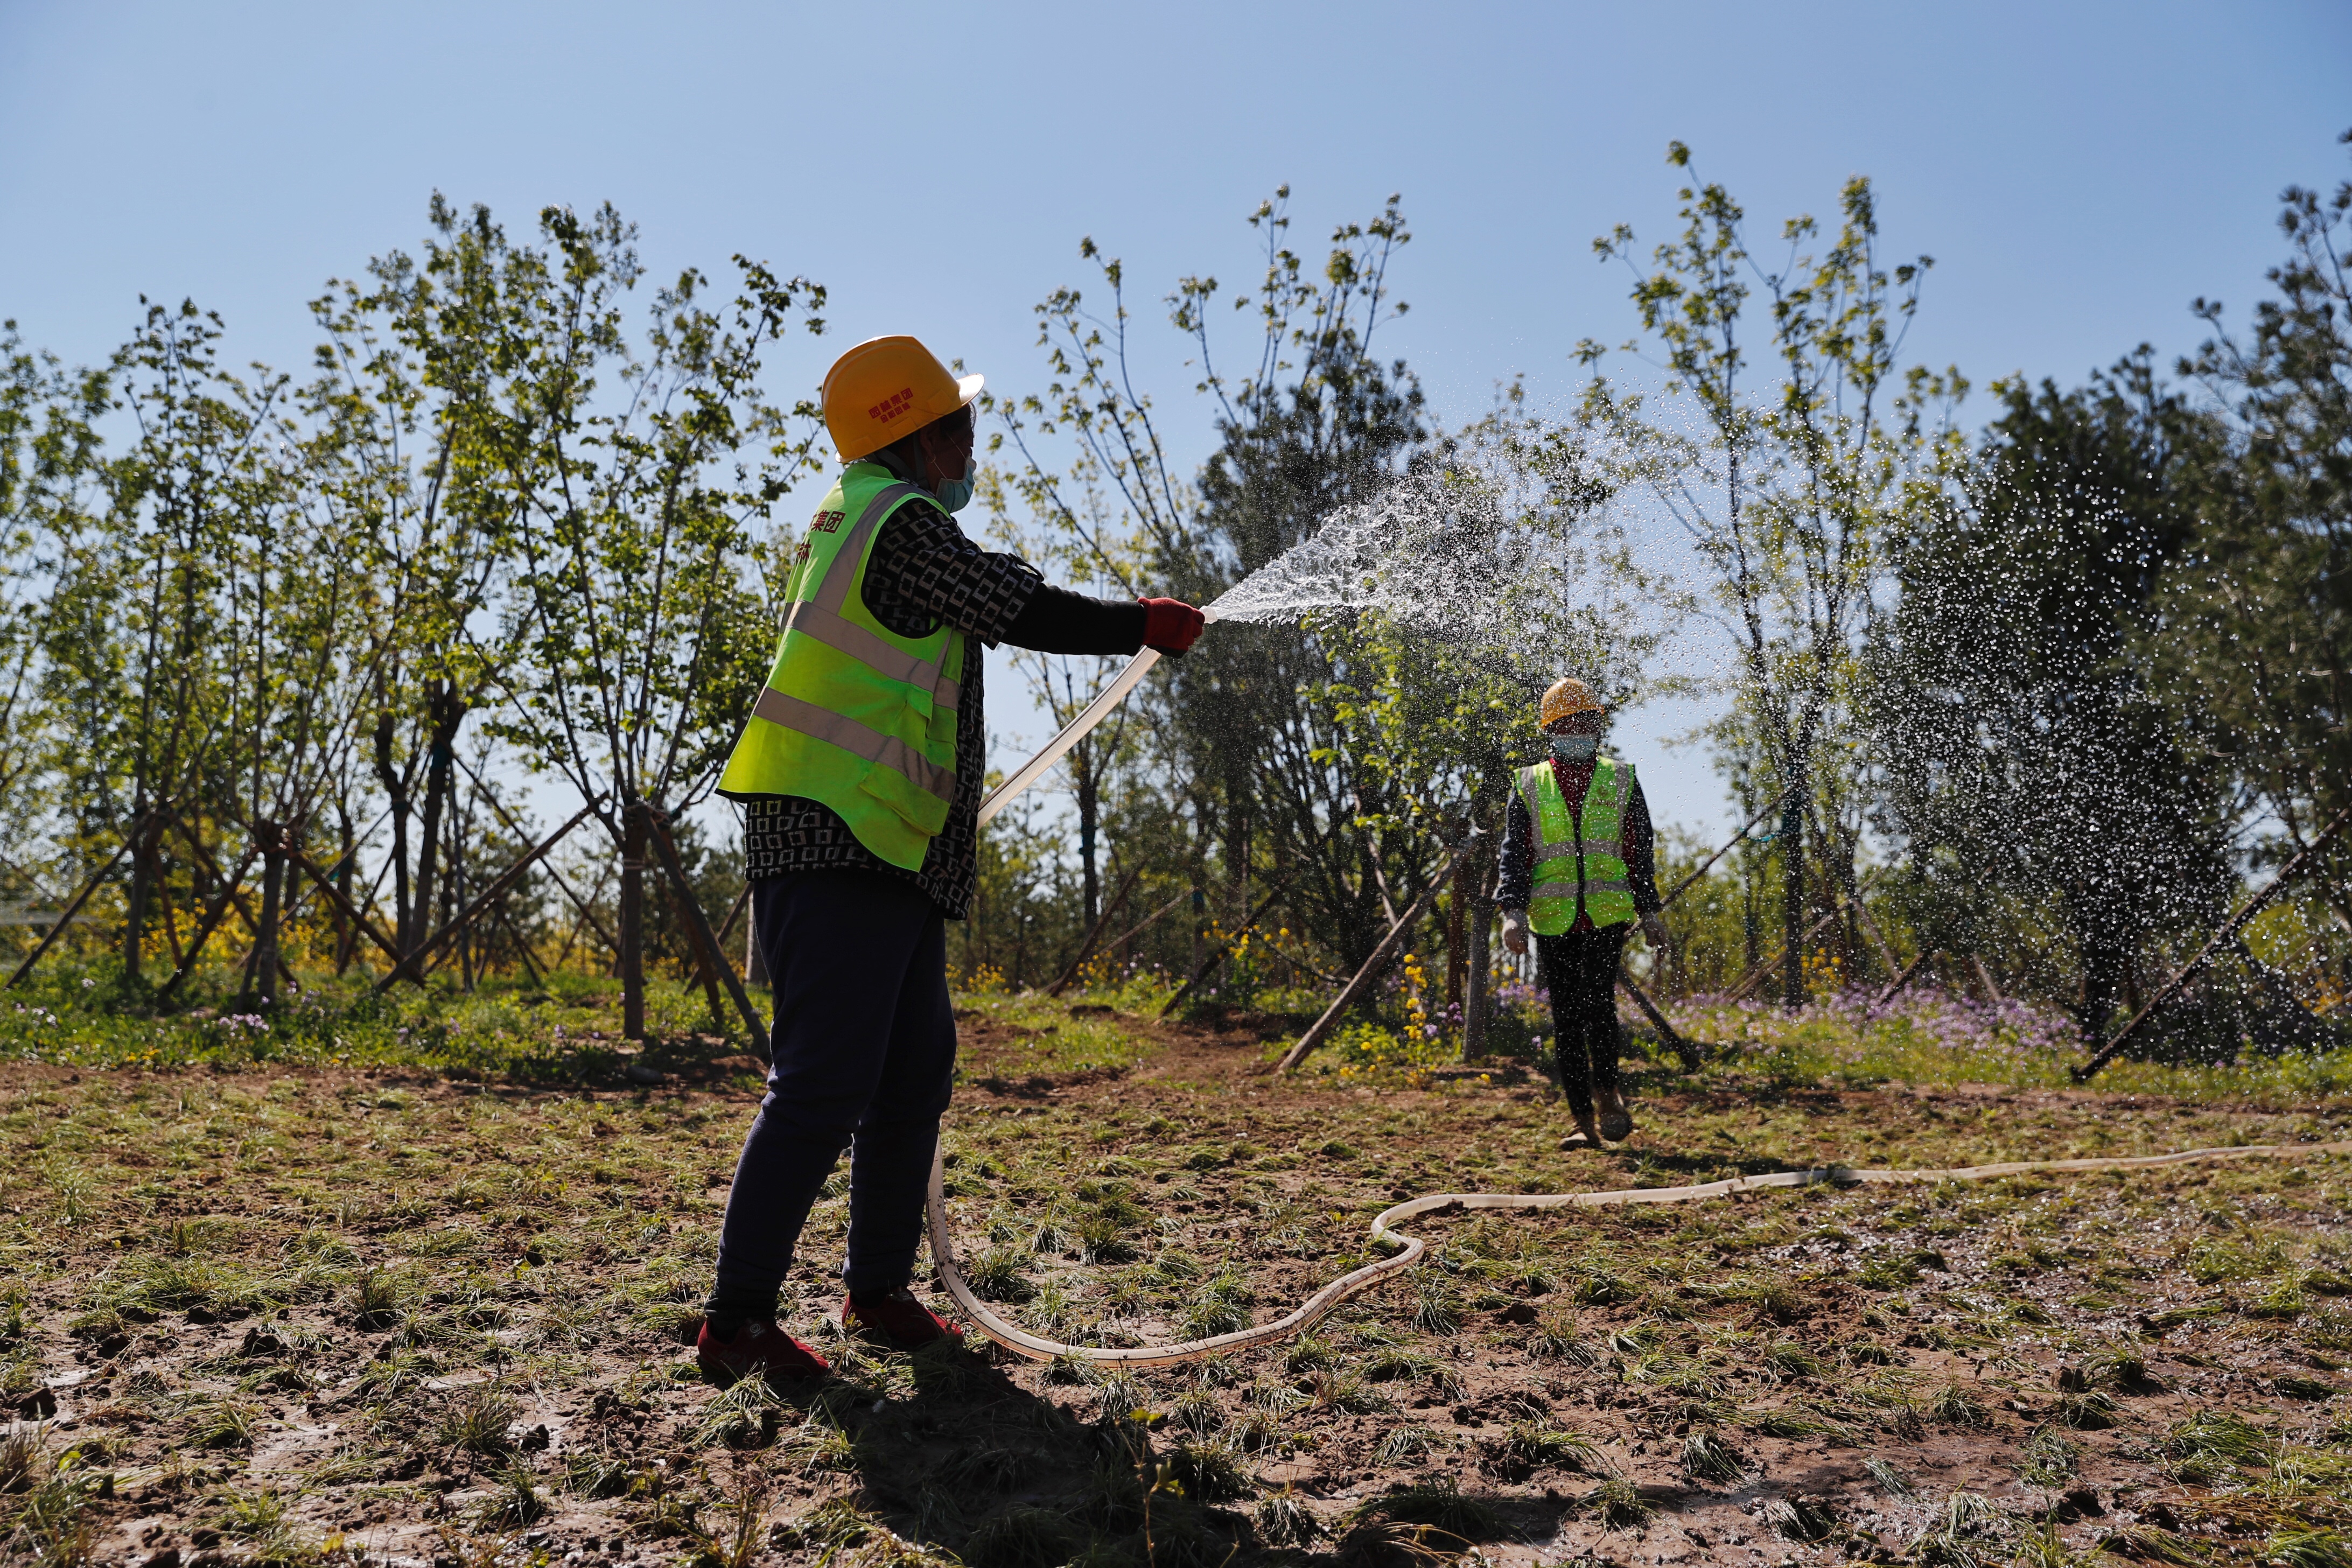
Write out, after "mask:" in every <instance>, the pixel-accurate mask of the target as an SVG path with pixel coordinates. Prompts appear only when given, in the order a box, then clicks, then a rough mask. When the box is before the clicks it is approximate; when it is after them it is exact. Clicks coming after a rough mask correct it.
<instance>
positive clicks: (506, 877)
mask: <svg viewBox="0 0 2352 1568" xmlns="http://www.w3.org/2000/svg"><path fill="white" fill-rule="evenodd" d="M603 800H604V796H603V795H597V796H596V797H594V798H593V799H592V800H590V801H589V803H588V804H587V805H583V806H582V807H581V808H580V809H579V810H578V811H577V812H575V813H573V814H572V820H571V821H569V822H567V823H565V824H564V825H563V826H561V827H559V828H557V829H556V830H555V831H554V832H552V833H551V834H549V835H548V836H547V837H545V838H544V839H542V840H541V842H540V844H539V847H537V848H535V849H533V850H532V851H531V852H530V854H528V855H526V856H524V857H523V858H521V859H520V860H518V861H516V862H515V863H514V864H513V865H511V866H509V867H508V868H506V869H505V870H503V871H501V872H499V875H498V879H497V880H496V881H494V882H492V883H491V884H490V885H489V886H488V887H487V888H484V889H482V890H481V892H479V893H478V894H477V895H476V896H475V899H474V901H473V902H472V903H470V904H467V906H466V907H465V908H464V909H462V910H458V911H457V914H456V915H455V916H453V917H452V918H451V919H450V921H449V923H448V924H447V925H445V926H443V927H442V928H441V929H440V930H439V931H435V932H434V933H433V934H432V935H431V936H429V937H426V938H425V941H424V942H422V943H421V944H419V945H418V947H417V948H416V950H415V952H409V953H405V954H404V955H402V957H401V958H399V959H398V960H396V961H395V963H394V967H393V971H392V973H389V974H387V975H385V976H384V977H383V979H381V980H379V981H377V982H376V983H375V984H374V985H373V987H372V988H371V989H372V990H373V992H374V993H375V994H379V995H381V994H383V992H385V991H387V990H389V989H390V988H391V986H392V983H393V982H394V981H395V980H398V979H399V978H401V976H403V975H404V974H412V971H414V972H415V973H422V972H423V970H424V968H425V961H426V960H427V959H430V958H431V957H432V956H433V955H434V954H435V953H436V952H439V951H440V950H441V948H442V947H443V946H445V945H446V943H447V942H448V941H449V939H450V938H451V937H454V936H456V935H457V933H458V932H459V931H464V930H465V929H466V928H467V926H469V925H472V924H473V923H474V921H477V920H478V919H480V918H481V914H482V911H483V910H487V909H488V908H489V907H490V906H491V905H492V904H495V903H497V902H498V901H499V900H500V899H502V898H505V897H506V896H507V894H508V893H509V891H511V890H512V889H513V888H514V885H515V884H516V883H517V882H519V881H520V880H521V879H522V874H523V873H524V872H525V871H528V870H530V868H532V867H533V866H535V865H537V864H538V863H539V859H540V857H541V856H542V855H545V854H546V853H547V852H548V851H549V850H551V849H552V848H554V847H556V846H557V845H558V844H560V843H562V841H563V836H564V835H565V834H567V833H569V832H571V831H572V829H573V828H575V827H577V826H580V825H581V824H582V823H583V822H585V821H587V820H588V818H589V817H590V816H592V815H593V813H594V812H595V810H596V807H597V805H599V804H601V803H602V802H603ZM413 977H414V976H413V975H412V978H413ZM417 983H418V984H423V982H422V981H421V980H420V981H418V982H417Z"/></svg>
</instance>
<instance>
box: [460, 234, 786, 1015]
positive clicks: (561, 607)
mask: <svg viewBox="0 0 2352 1568" xmlns="http://www.w3.org/2000/svg"><path fill="white" fill-rule="evenodd" d="M540 227H541V234H542V235H543V236H544V237H545V239H546V241H547V245H548V247H549V248H548V249H547V251H546V252H544V253H539V252H531V253H524V254H521V255H519V256H518V258H517V261H516V264H515V265H513V266H510V267H509V268H507V269H506V270H505V272H504V274H503V278H502V283H501V300H500V309H499V312H498V317H497V327H498V336H497V338H496V339H495V340H494V342H493V343H492V345H491V349H490V353H491V355H492V359H493V363H495V364H496V365H497V366H498V368H499V377H498V382H497V384H496V386H495V388H494V389H493V391H492V393H491V395H489V396H488V398H486V399H485V402H486V403H487V404H488V407H487V408H486V409H485V410H484V412H483V413H482V414H481V416H480V417H479V418H478V420H476V421H474V422H473V423H472V427H471V428H470V429H469V432H468V434H467V437H466V438H465V442H464V447H463V450H462V454H461V460H462V461H464V462H466V463H467V464H473V465H479V467H480V468H481V469H482V471H483V472H484V474H485V475H486V479H485V481H484V482H485V483H486V484H488V485H494V486H496V487H497V488H498V489H499V490H501V491H502V492H503V495H502V496H501V497H500V504H499V506H498V507H497V508H496V509H495V510H496V513H497V515H499V517H500V519H501V520H502V521H501V525H500V526H501V527H502V529H503V530H504V532H503V534H502V537H501V547H502V548H503V549H505V550H506V551H508V552H509V553H510V555H511V558H512V559H513V561H514V563H515V574H516V576H515V583H516V595H515V598H514V602H513V607H512V609H511V611H510V612H509V614H510V616H511V617H512V620H511V626H510V628H509V635H510V636H511V637H513V638H514V640H515V645H516V648H517V653H516V657H515V659H514V663H513V667H512V669H511V672H510V673H509V674H508V675H507V676H506V677H505V678H504V680H503V685H504V687H505V699H506V700H505V703H504V706H503V708H502V710H501V711H500V714H499V719H498V721H497V731H498V733H499V735H500V736H501V737H503V738H504V739H505V740H507V741H508V742H509V743H511V744H512V745H514V746H515V747H516V748H517V749H518V750H519V751H520V753H521V754H522V755H523V756H524V757H525V758H527V759H529V760H530V763H532V765H534V766H536V767H542V768H547V769H551V770H552V771H554V772H556V773H560V774H561V775H562V777H563V778H564V779H565V781H566V782H568V783H569V784H572V786H573V787H574V788H575V789H577V790H578V791H579V792H580V794H581V795H582V797H583V799H585V800H586V801H588V802H590V803H591V804H592V805H593V807H594V809H595V815H596V816H597V818H598V820H599V821H600V822H601V823H602V824H603V826H604V828H605V830H606V832H607V833H608V834H609V835H610V836H611V837H612V840H613V842H614V846H615V847H617V848H618V849H619V851H620V858H621V888H620V905H619V911H618V912H619V923H620V931H619V941H620V944H621V964H620V967H621V976H622V984H623V992H624V1027H625V1030H626V1032H627V1033H628V1034H629V1035H630V1036H632V1037H636V1036H639V1035H642V1034H643V1032H644V1029H645V992H644V979H645V977H644V962H643V952H644V949H643V942H644V930H645V927H644V914H645V887H644V871H645V864H646V847H647V844H648V834H649V833H650V831H651V828H652V823H651V820H650V817H649V814H652V815H671V814H676V813H679V812H683V811H685V810H687V809H688V808H689V807H691V806H693V805H696V804H697V803H698V802H699V801H701V800H703V799H705V798H707V797H708V795H709V792H710V789H711V786H712V785H713V784H714V783H715V782H716V780H717V778H718V775H719V768H720V766H721V765H722V764H723V763H724V762H725V760H726V757H727V752H728V749H729V747H730V746H731V745H732V743H733V742H734V739H735V735H736V732H737V731H739V730H740V728H741V726H742V723H743V721H744V718H745V716H746V715H747V713H748V712H749V710H750V707H751V699H752V697H753V695H754V694H755V693H756V692H757V690H758V689H759V686H760V682H761V679H762V678H763V676H764V675H765V672H766V667H767V662H768V659H769V658H770V656H771V654H772V644H773V637H774V633H775V628H776V626H777V624H778V622H777V617H776V616H774V615H773V614H772V613H770V612H769V611H768V610H767V609H765V608H763V606H762V605H761V600H760V598H759V596H758V591H757V586H756V584H755V583H754V582H753V581H752V574H751V566H752V534H751V529H752V525H753V523H754V522H755V521H758V520H761V519H763V518H765V517H766V516H767V515H768V511H769V509H770V507H772V505H773V503H774V502H775V501H776V500H779V499H780V498H782V496H783V495H784V494H785V493H786V491H788V490H789V489H791V487H792V485H793V481H794V480H795V479H797V478H799V477H800V475H801V473H802V472H803V469H805V468H810V467H812V466H814V456H815V449H816V441H817V437H818V436H819V434H820V432H821V429H822V426H821V421H820V418H819V416H818V412H817V410H816V408H815V406H814V403H813V402H811V401H803V402H802V403H800V404H798V405H795V406H794V407H793V408H792V409H791V410H789V411H787V410H784V409H782V408H781V407H778V406H776V405H772V404H771V403H769V402H767V401H766V400H765V398H764V397H763V396H762V395H761V390H760V386H759V381H758V375H759V370H760V355H761V352H762V351H763V350H764V349H766V348H767V347H769V346H770V345H771V344H772V343H773V342H775V340H776V339H777V338H779V337H780V336H781V335H782V333H783V332H784V331H787V330H788V329H789V328H790V327H791V325H792V324H793V321H795V320H796V319H797V320H798V321H800V322H801V324H802V325H803V327H805V328H806V330H808V331H812V332H815V331H822V329H823V322H822V320H821V319H820V318H819V317H818V316H817V315H816V313H815V312H816V311H817V310H819V309H820V308H822V306H823V304H824V290H823V289H820V288H818V287H817V286H815V285H814V284H812V283H810V282H808V281H807V280H806V279H798V278H795V279H792V280H790V281H789V282H782V281H779V280H778V279H776V277H775V276H774V275H773V274H772V272H770V271H769V269H768V268H765V267H764V266H761V265H760V264H758V263H754V262H750V261H745V260H743V259H742V258H740V257H739V258H736V259H737V264H738V266H739V267H740V269H741V272H742V285H741V291H740V293H739V294H738V295H737V297H736V299H735V300H733V301H732V302H731V303H730V305H729V306H727V307H726V308H725V314H724V315H721V314H719V313H718V312H714V311H712V310H708V309H706V308H705V307H704V306H703V305H702V303H701V299H702V295H703V292H704V290H705V289H706V287H707V284H706V281H705V279H704V278H703V276H702V274H701V273H700V272H698V271H696V270H694V269H692V268H688V269H687V270H685V271H683V272H681V273H680V274H679V275H678V277H677V279H676V281H675V282H673V283H672V284H670V285H669V286H668V287H667V288H664V289H660V290H658V291H657V292H656V295H655V297H654V300H653V308H652V312H651V315H652V320H651V322H650V324H649V325H648V327H647V329H646V333H645V338H644V342H645V353H644V355H643V357H642V358H640V357H637V356H635V354H633V353H631V351H630V348H629V344H628V333H627V330H626V326H625V320H624V310H623V303H624V299H625V296H626V294H627V293H628V291H629V290H630V289H632V288H633V287H634V286H635V283H636V282H637V280H638V277H639V268H638V265H637V259H636V253H635V229H634V228H633V227H632V226H629V225H627V224H625V223H624V222H623V221H622V220H621V217H620V215H619V214H617V213H615V212H614V211H613V209H612V208H611V207H609V206H607V207H604V208H602V209H600V210H599V211H598V212H597V213H596V214H595V215H594V216H593V217H591V218H587V219H583V218H580V217H578V216H575V215H573V214H572V212H571V211H570V210H569V209H566V208H560V207H549V208H547V209H545V210H544V211H543V212H541V215H540ZM603 374H612V375H613V377H614V382H615V384H614V386H613V387H611V388H610V389H609V390H606V389H604V388H603V387H601V386H600V376H601V375H603ZM486 510H487V509H486Z"/></svg>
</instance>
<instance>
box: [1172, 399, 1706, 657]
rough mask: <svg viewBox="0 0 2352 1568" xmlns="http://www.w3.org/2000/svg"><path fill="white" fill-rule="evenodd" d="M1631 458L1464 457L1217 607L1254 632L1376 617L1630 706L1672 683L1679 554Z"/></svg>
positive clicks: (1573, 454)
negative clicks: (1632, 698) (1669, 670)
mask: <svg viewBox="0 0 2352 1568" xmlns="http://www.w3.org/2000/svg"><path fill="white" fill-rule="evenodd" d="M1632 471H1633V469H1632V465H1631V464H1629V463H1628V462H1626V461H1625V460H1624V457H1623V454H1622V453H1621V452H1619V451H1617V450H1615V449H1613V448H1610V447H1605V446H1603V447H1598V448H1597V449H1596V445H1595V444H1594V443H1593V442H1592V441H1591V438H1590V437H1584V436H1582V435H1581V434H1579V436H1578V437H1577V438H1576V439H1574V440H1570V439H1568V438H1566V433H1564V432H1555V433H1552V435H1551V437H1550V438H1549V439H1545V440H1529V439H1527V438H1525V437H1520V438H1517V439H1513V440H1510V441H1507V442H1496V443H1492V444H1486V445H1481V446H1477V447H1471V448H1469V449H1467V450H1465V451H1462V452H1458V453H1456V454H1454V456H1453V457H1452V458H1450V459H1449V461H1448V462H1446V463H1445V464H1444V466H1442V467H1433V468H1425V469H1417V470H1415V471H1413V472H1410V473H1407V474H1404V475H1402V476H1399V477H1398V478H1396V479H1393V480H1392V481H1391V482H1390V483H1389V484H1388V485H1386V486H1384V487H1383V488H1382V489H1381V490H1380V492H1379V493H1378V494H1377V495H1375V496H1374V497H1373V498H1372V499H1371V500H1367V501H1364V502H1360V503H1358V504H1356V505H1352V506H1348V507H1344V508H1341V509H1340V510H1338V511H1335V512H1333V513H1332V514H1331V515H1330V516H1328V517H1327V518H1326V519H1325V520H1324V521H1323V522H1322V524H1321V526H1320V527H1318V529H1317V530H1316V531H1315V532H1314V533H1313V534H1312V535H1310V536H1309V537H1308V538H1307V539H1305V540H1304V541H1302V542H1299V543H1298V544H1297V545H1295V546H1293V547H1292V548H1291V549H1290V550H1288V551H1286V552H1284V553H1283V554H1282V555H1280V556H1278V557H1276V559H1275V560H1273V561H1271V562H1269V563H1266V564H1265V566H1262V567H1260V568H1259V569H1258V570H1257V571H1255V572H1254V573H1252V574H1250V575H1249V576H1247V577H1246V578H1244V579H1243V580H1242V581H1241V582H1240V583H1238V584H1234V587H1232V588H1231V589H1229V590H1227V591H1226V592H1225V593H1224V594H1223V595H1220V596H1219V597H1218V598H1217V599H1216V601H1215V602H1214V603H1213V605H1210V606H1209V608H1210V610H1211V611H1212V612H1213V615H1214V616H1215V618H1217V619H1219V620H1224V621H1244V622H1254V623H1257V624H1260V625H1277V624H1286V623H1296V622H1297V621H1299V620H1301V619H1303V618H1308V617H1314V616H1328V615H1333V614H1341V615H1345V614H1354V615H1361V616H1380V617H1381V618H1384V619H1385V620H1387V621H1389V622H1391V623H1392V624H1394V625H1396V626H1400V627H1402V628H1404V629H1406V630H1408V631H1410V632H1411V633H1412V634H1413V635H1415V636H1418V637H1427V638H1430V639H1433V640H1435V641H1438V642H1442V643H1444V644H1446V645H1449V646H1450V647H1452V648H1454V649H1455V650H1458V651H1461V652H1464V653H1467V654H1470V655H1471V656H1473V657H1474V658H1475V659H1476V660H1477V661H1478V662H1479V663H1480V664H1482V665H1484V666H1486V668H1489V669H1491V670H1493V671H1495V672H1496V673H1505V674H1508V675H1509V676H1511V677H1513V678H1514V679H1517V680H1519V681H1520V682H1521V683H1522V684H1533V685H1537V686H1540V685H1543V684H1548V683H1549V681H1550V680H1552V679H1556V678H1557V677H1558V676H1559V675H1562V674H1569V673H1574V674H1577V675H1580V676H1581V677H1583V678H1584V679H1587V680H1590V681H1591V682H1593V683H1594V684H1595V685H1596V686H1598V687H1601V689H1604V690H1607V691H1608V692H1610V693H1611V695H1612V697H1613V698H1620V699H1622V697H1624V696H1627V695H1630V694H1631V693H1632V692H1633V691H1634V690H1636V689H1640V688H1641V687H1642V686H1643V685H1644V684H1646V683H1648V682H1650V681H1652V680H1654V679H1658V678H1659V677H1660V675H1661V674H1662V673H1663V672H1662V670H1661V668H1660V665H1659V661H1660V659H1661V657H1662V656H1663V655H1664V654H1665V653H1666V652H1667V650H1668V645H1669V643H1670V641H1671V640H1672V639H1673V634H1674V632H1675V629H1676V627H1677V626H1679V625H1680V624H1681V623H1682V622H1683V621H1684V620H1685V618H1686V617H1687V616H1688V614H1689V612H1690V610H1691V608H1692V607H1693V604H1694V600H1693V597H1692V595H1691V593H1690V591H1689V589H1688V587H1687V586H1686V584H1685V581H1684V577H1685V557H1686V553H1687V552H1686V549H1685V546H1684V545H1683V544H1682V542H1681V541H1680V540H1679V539H1678V538H1677V537H1675V530H1673V528H1672V526H1671V520H1670V519H1668V518H1667V517H1666V516H1665V515H1664V513H1663V512H1662V511H1660V510H1657V509H1656V508H1654V507H1653V506H1650V505H1646V504H1645V500H1646V498H1647V497H1648V496H1649V495H1650V494H1651V493H1652V491H1651V490H1650V489H1649V488H1648V487H1647V486H1644V487H1643V488H1640V489H1636V488H1634V487H1633V486H1631V485H1629V484H1627V483H1626V482H1625V480H1624V478H1623V476H1625V475H1627V474H1628V473H1630V472H1632Z"/></svg>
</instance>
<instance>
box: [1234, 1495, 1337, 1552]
mask: <svg viewBox="0 0 2352 1568" xmlns="http://www.w3.org/2000/svg"><path fill="white" fill-rule="evenodd" d="M1251 1522H1252V1523H1253V1524H1255V1526H1256V1528H1257V1538H1258V1539H1259V1540H1260V1541H1262V1542H1265V1544H1266V1545H1268V1546H1273V1547H1291V1548H1304V1547H1308V1546H1312V1545H1314V1544H1315V1542H1318V1541H1320V1540H1322V1539H1323V1537H1324V1536H1325V1534H1326V1533H1328V1532H1327V1531H1325V1530H1324V1528H1323V1521H1321V1520H1319V1519H1318V1518H1316V1517H1315V1510H1313V1509H1311V1508H1309V1507H1307V1502H1306V1500H1305V1499H1303V1498H1301V1497H1300V1496H1299V1495H1298V1493H1297V1490H1296V1489H1293V1488H1290V1487H1285V1488H1283V1489H1282V1490H1280V1491H1278V1492H1268V1493H1267V1494H1266V1495H1265V1496H1264V1497H1262V1498H1260V1499H1258V1500H1257V1507H1256V1509H1255V1510H1254V1511H1253V1512H1252V1514H1251Z"/></svg>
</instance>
